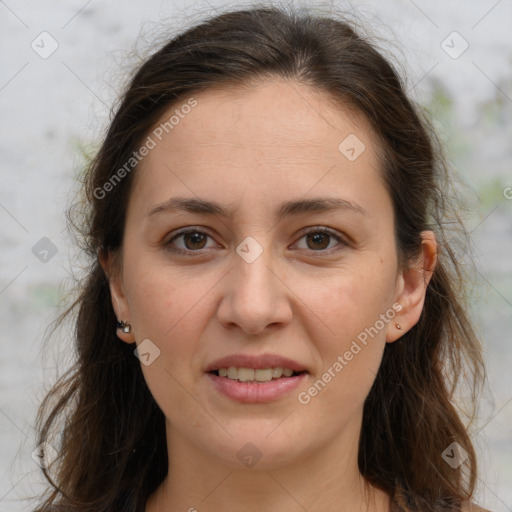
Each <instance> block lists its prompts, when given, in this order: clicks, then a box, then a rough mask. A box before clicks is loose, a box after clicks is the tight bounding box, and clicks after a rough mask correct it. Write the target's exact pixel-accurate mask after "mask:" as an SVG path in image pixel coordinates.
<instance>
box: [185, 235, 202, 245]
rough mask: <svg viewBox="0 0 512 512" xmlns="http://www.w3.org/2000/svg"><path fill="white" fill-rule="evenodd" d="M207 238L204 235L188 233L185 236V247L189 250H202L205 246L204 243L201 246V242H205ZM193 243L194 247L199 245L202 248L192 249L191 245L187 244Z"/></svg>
mask: <svg viewBox="0 0 512 512" xmlns="http://www.w3.org/2000/svg"><path fill="white" fill-rule="evenodd" d="M204 238H205V236H204V235H203V234H202V233H198V232H194V233H187V234H186V235H185V245H186V246H187V248H188V249H202V248H203V246H204V243H203V244H201V242H204ZM190 240H191V241H192V245H194V244H199V245H200V247H190V244H188V243H187V241H190Z"/></svg>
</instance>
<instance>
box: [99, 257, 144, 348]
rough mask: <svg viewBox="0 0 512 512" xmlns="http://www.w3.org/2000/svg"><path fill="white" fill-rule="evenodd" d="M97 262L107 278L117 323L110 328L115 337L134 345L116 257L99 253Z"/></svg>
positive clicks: (128, 311)
mask: <svg viewBox="0 0 512 512" xmlns="http://www.w3.org/2000/svg"><path fill="white" fill-rule="evenodd" d="M98 261H99V263H100V265H101V267H102V268H103V271H104V272H105V275H106V277H107V280H108V283H109V288H110V296H111V298H112V307H113V309H114V312H115V314H116V318H117V323H116V325H113V326H111V328H112V329H115V330H116V334H117V337H118V338H119V339H120V340H122V341H124V342H125V343H135V336H134V334H133V332H132V326H131V324H130V310H129V307H128V302H127V300H126V296H125V293H124V287H123V282H122V275H121V271H120V268H119V265H118V262H117V258H116V255H114V254H113V253H112V252H107V253H106V252H105V251H100V252H99V253H98Z"/></svg>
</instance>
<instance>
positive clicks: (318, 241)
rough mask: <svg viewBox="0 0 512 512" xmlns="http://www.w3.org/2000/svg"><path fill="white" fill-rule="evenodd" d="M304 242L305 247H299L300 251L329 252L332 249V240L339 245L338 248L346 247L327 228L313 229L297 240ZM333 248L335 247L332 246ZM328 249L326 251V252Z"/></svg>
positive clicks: (338, 237) (339, 238)
mask: <svg viewBox="0 0 512 512" xmlns="http://www.w3.org/2000/svg"><path fill="white" fill-rule="evenodd" d="M302 239H305V240H306V247H299V248H300V249H305V250H311V251H316V252H331V251H330V250H331V249H332V248H333V246H332V245H331V243H332V241H333V240H332V239H334V240H335V241H337V242H338V245H341V247H340V248H342V247H344V246H346V245H347V244H346V242H345V241H344V240H343V239H342V238H341V237H340V236H338V235H336V234H335V233H334V232H333V231H331V230H330V229H327V228H313V229H311V230H310V231H308V232H307V233H306V234H305V235H303V236H302V237H301V238H300V239H299V240H302ZM334 247H335V246H334ZM326 249H328V250H326Z"/></svg>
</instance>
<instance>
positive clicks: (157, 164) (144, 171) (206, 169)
mask: <svg viewBox="0 0 512 512" xmlns="http://www.w3.org/2000/svg"><path fill="white" fill-rule="evenodd" d="M191 99H192V101H191ZM187 105H194V106H193V107H192V108H189V107H188V106H187ZM149 136H150V137H151V138H152V139H153V140H154V142H155V145H154V148H153V149H151V151H150V152H149V154H148V155H147V156H145V157H144V159H143V160H142V161H141V163H140V164H139V166H138V168H137V171H136V173H135V184H134V186H135V187H137V190H138V191H141V192H142V195H143V196H146V198H147V201H148V202H152V203H153V205H154V203H155V202H158V201H164V200H165V199H167V197H168V196H169V194H170V189H171V188H173V192H174V191H175V190H177V191H179V192H180V193H183V194H185V195H187V196H190V195H197V196H204V195H207V194H209V193H210V192H212V191H214V193H215V194H216V195H217V196H218V199H219V200H220V199H221V198H222V200H225V199H226V197H227V198H229V196H230V194H237V193H239V192H240V190H241V188H242V189H244V192H247V191H248V190H250V191H252V192H253V195H256V194H257V193H260V195H261V197H263V196H267V197H268V198H270V197H274V198H275V199H276V200H277V198H278V197H277V196H282V195H283V194H287V193H289V194H291V195H294V196H296V195H303V194H306V193H307V192H308V190H309V189H313V188H315V189H316V190H314V191H313V192H315V193H316V192H318V193H325V192H326V191H331V190H332V188H333V187H342V188H343V189H344V190H345V191H348V192H349V193H352V194H354V192H356V189H357V188H358V187H359V188H361V187H364V188H365V189H366V191H367V192H371V189H372V187H373V188H375V186H377V185H378V183H377V182H378V181H380V178H379V169H378V168H379V159H378V156H377V149H378V148H377V143H376V137H375V135H374V134H373V132H372V130H371V129H370V127H369V124H368V122H367V121H366V119H365V118H364V116H363V115H361V114H360V113H358V112H356V111H355V109H353V108H350V107H348V106H345V105H342V104H340V103H336V102H335V101H334V100H333V99H332V97H330V96H329V95H327V94H326V93H325V92H323V91H319V90H317V89H314V88H311V87H310V86H306V85H304V84H298V83H295V82H289V81H283V80H268V81H263V82H261V83H258V84H248V85H245V86H242V87H227V86H226V87H217V88H213V89H208V90H206V91H202V92H200V93H197V94H193V95H191V97H185V98H182V99H181V100H180V101H179V102H177V103H176V104H174V105H173V106H172V107H170V108H169V109H168V110H167V111H166V112H165V113H164V114H163V115H162V117H161V118H160V120H159V121H158V122H157V123H156V124H155V126H154V127H153V128H152V130H151V131H150V133H149ZM370 182H372V183H370ZM171 184H173V185H171ZM381 186H382V184H381ZM141 188H142V189H143V190H141ZM178 189H179V190H178ZM321 189H323V190H321ZM360 192H361V191H360ZM221 193H223V194H224V195H223V196H222V197H221V195H220V194H221ZM357 202H360V201H357ZM148 208H149V206H148Z"/></svg>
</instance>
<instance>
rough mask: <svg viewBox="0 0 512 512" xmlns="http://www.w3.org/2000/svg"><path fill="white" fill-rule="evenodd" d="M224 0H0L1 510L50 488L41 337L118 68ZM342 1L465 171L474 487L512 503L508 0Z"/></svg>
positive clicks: (502, 505)
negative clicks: (44, 461)
mask: <svg viewBox="0 0 512 512" xmlns="http://www.w3.org/2000/svg"><path fill="white" fill-rule="evenodd" d="M247 3H248V2H237V3H236V5H237V6H242V5H246V4H247ZM303 3H305V2H303ZM295 4H296V5H300V4H299V3H298V2H295ZM228 5H234V4H233V3H231V2H221V1H219V2H214V1H213V0H209V1H207V0H203V1H197V2H193V3H192V2H188V3H187V2H185V1H182V2H163V1H162V2H158V1H156V0H150V1H146V2H135V0H129V1H124V2H120V1H108V2H107V1H106V0H89V1H85V0H73V1H66V2H64V1H63V0H60V1H47V2H38V1H36V0H25V1H23V2H20V1H16V0H6V1H0V45H1V46H0V47H1V50H2V51H1V59H2V60H1V65H0V112H1V113H2V115H1V117H0V130H1V132H0V170H1V171H0V172H1V174H0V176H1V178H0V226H1V242H0V243H1V252H0V318H1V326H2V328H1V329H0V337H1V342H0V343H1V344H0V347H1V350H0V433H1V435H0V512H11V511H12V512H14V511H20V510H30V501H29V500H26V499H25V498H26V497H27V496H30V495H31V494H34V493H37V492H38V491H39V490H40V482H41V477H40V471H39V467H38V465H37V464H36V462H35V461H34V460H33V459H32V458H31V453H32V451H33V450H34V448H35V440H34V431H33V424H34V418H35V413H36V408H37V404H38V403H39V401H40V399H41V397H42V396H43V394H44V389H45V387H46V386H48V385H49V383H51V382H52V379H53V378H54V377H55V372H56V362H55V360H54V356H60V358H61V364H62V368H63V367H64V366H65V363H66V360H67V359H68V360H69V356H70V354H71V352H70V350H69V348H68V347H69V341H68V340H67V339H66V336H65V335H61V338H60V340H61V342H60V345H59V344H57V343H52V344H51V345H50V349H49V350H48V351H47V352H43V342H42V339H43V335H44V332H45V328H46V327H47V326H48V325H49V323H50V321H51V320H52V319H54V318H55V316H56V314H57V312H58V311H59V310H60V309H59V307H60V306H59V303H60V301H61V300H62V299H65V298H66V296H67V294H68V292H69V289H70V285H71V284H72V281H71V280H70V275H71V274H70V269H71V268H72V267H74V270H73V271H74V272H75V273H77V271H78V270H79V269H78V268H77V265H79V264H80V260H79V258H78V256H77V254H76V251H75V250H74V249H73V246H72V240H71V238H70V236H69V234H68V232H67V231H66V221H65V210H66V208H67V206H68V205H69V204H70V202H71V201H72V199H73V191H74V190H76V179H77V177H78V176H79V174H80V172H81V170H82V168H83V164H84V157H83V153H84V151H87V150H89V149H91V148H93V147H94V144H95V143H96V142H97V141H98V136H99V135H101V133H102V130H103V129H104V127H105V126H106V123H107V121H108V115H109V109H110V107H111V105H112V102H113V100H114V99H115V97H116V93H117V92H118V91H119V89H120V86H121V85H122V80H123V79H124V76H125V75H124V73H125V72H126V71H127V70H129V69H131V67H132V66H133V65H134V64H135V63H136V62H137V60H136V58H135V57H134V56H133V55H132V54H131V53H130V52H131V50H133V49H134V48H135V47H137V48H139V49H142V51H143V52H144V51H145V49H147V48H148V44H147V43H148V42H150V41H153V40H154V39H155V34H159V35H160V36H162V34H163V32H164V28H163V27H164V25H165V24H167V25H166V26H169V25H168V24H169V23H170V27H171V32H173V31H174V30H176V29H181V28H182V27H183V24H184V23H186V24H188V23H193V22H195V21H198V20H199V19H201V18H203V17H205V16H209V15H211V14H214V13H215V12H217V11H220V10H224V9H225V8H226V6H228ZM308 5H315V6H319V7H323V8H324V9H327V10H329V9H330V7H331V3H330V2H309V3H308ZM334 8H341V9H348V10H349V11H353V10H355V11H356V12H357V13H358V16H360V17H362V19H363V23H366V24H367V26H368V27H369V28H370V29H371V31H373V32H374V33H375V34H377V35H381V36H383V37H384V38H385V39H386V40H388V41H390V42H391V43H392V44H391V45H390V48H391V50H390V51H392V52H394V53H396V55H397V58H398V59H399V60H400V61H401V62H403V63H404V65H405V68H406V71H407V73H408V84H409V85H408V87H409V91H410V93H411V94H412V95H413V97H415V98H416V99H418V100H419V101H421V102H422V103H423V104H424V105H426V106H427V107H428V108H429V109H430V111H431V112H432V115H433V116H434V118H435V119H436V126H437V127H438V129H439V131H440V133H441V135H442V137H443V139H444V141H445V142H446V144H447V146H448V150H449V154H448V156H449V159H450V161H451V163H452V164H453V166H454V168H455V169H457V171H458V172H459V174H460V176H461V179H462V181H463V182H464V183H465V189H464V190H465V192H464V193H465V197H466V200H467V204H468V206H469V208H470V216H469V219H468V227H469V230H470V231H471V233H472V235H473V239H474V244H475V254H476V257H477V264H478V271H477V272H475V273H474V275H473V277H474V281H475V285H474V288H473V290H472V291H471V293H472V299H471V304H472V309H473V311H474V316H475V320H476V322H477V325H478V328H479V330H480V332H481V333H482V337H483V339H484V342H485V353H486V358H487V362H488V379H489V389H490V394H489V396H488V398H487V399H486V400H485V401H484V402H483V405H482V412H481V416H480V417H479V419H478V422H477V425H476V432H475V435H474V439H475V441H476V443H477V446H478V447H479V450H480V452H481V457H482V463H481V478H480V481H479V493H478V500H479V502H480V503H481V504H482V505H485V506H486V507H487V508H490V509H492V510H493V511H495V512H501V511H512V428H511V425H512V386H511V384H512V376H511V375H512V374H511V371H510V362H511V359H512V358H511V355H512V342H511V339H510V328H511V327H512V325H511V316H512V315H511V313H512V309H511V308H512V272H511V270H512V258H511V257H510V254H512V222H511V221H512V188H511V187H512V173H511V164H512V144H511V142H512V35H511V33H512V32H511V28H512V0H498V1H496V0H489V1H487V0H478V1H472V2H469V1H468V2H464V3H462V2H456V1H454V0H445V1H437V2H432V1H426V0H415V1H412V0H385V1H381V2H377V1H374V2H360V3H357V4H353V5H352V6H350V5H349V4H346V3H342V2H339V3H334ZM365 20H366V21H365ZM155 31H156V32H155ZM164 35H167V36H168V35H169V31H167V32H166V34H164ZM459 250H460V251H461V258H463V257H464V253H465V252H466V251H465V248H459ZM64 334H65V333H64Z"/></svg>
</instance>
